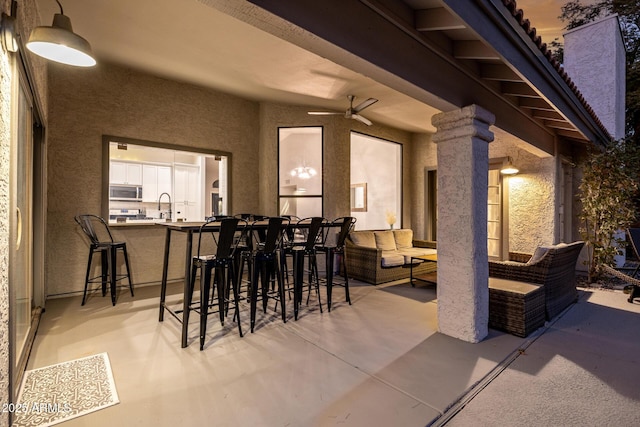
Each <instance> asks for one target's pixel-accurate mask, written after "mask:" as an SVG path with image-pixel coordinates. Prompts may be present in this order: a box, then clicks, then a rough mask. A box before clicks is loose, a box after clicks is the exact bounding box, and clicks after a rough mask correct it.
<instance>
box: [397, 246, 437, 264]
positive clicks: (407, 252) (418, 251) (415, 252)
mask: <svg viewBox="0 0 640 427" xmlns="http://www.w3.org/2000/svg"><path fill="white" fill-rule="evenodd" d="M397 253H398V254H399V255H402V256H403V257H404V263H405V264H411V257H415V256H422V255H435V254H437V253H438V251H436V250H435V249H431V248H408V249H402V250H398V251H397ZM421 262H422V261H420V260H413V263H414V264H419V263H421Z"/></svg>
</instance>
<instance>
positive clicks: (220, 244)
mask: <svg viewBox="0 0 640 427" xmlns="http://www.w3.org/2000/svg"><path fill="white" fill-rule="evenodd" d="M240 221H241V220H240V219H238V218H223V219H221V220H217V219H216V218H213V219H210V220H208V221H206V222H205V223H204V224H202V225H201V226H200V233H198V257H199V256H200V248H201V245H202V235H203V234H205V233H206V231H204V230H205V229H206V227H207V226H209V225H210V224H211V223H214V222H219V223H220V231H219V232H218V233H217V235H218V237H217V238H216V233H211V235H212V236H213V241H214V243H215V244H216V258H219V259H222V258H228V257H230V256H231V255H233V251H234V244H237V242H238V239H236V238H234V237H235V234H236V232H237V231H238V223H239V222H240ZM244 224H245V225H246V221H244ZM241 228H244V227H241Z"/></svg>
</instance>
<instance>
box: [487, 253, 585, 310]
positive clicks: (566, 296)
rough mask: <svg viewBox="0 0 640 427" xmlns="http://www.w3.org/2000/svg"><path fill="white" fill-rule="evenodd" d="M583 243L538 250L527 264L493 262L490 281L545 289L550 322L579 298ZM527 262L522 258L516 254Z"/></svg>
mask: <svg viewBox="0 0 640 427" xmlns="http://www.w3.org/2000/svg"><path fill="white" fill-rule="evenodd" d="M583 246H584V242H574V243H571V244H560V245H556V246H550V247H547V248H545V247H540V248H538V249H536V253H535V254H534V255H533V256H529V257H528V258H529V260H528V261H527V262H526V263H524V262H514V261H490V262H489V277H497V278H501V279H509V280H516V281H519V282H527V283H537V284H541V285H544V293H545V312H546V318H547V320H549V319H552V318H554V317H555V316H557V315H558V314H560V312H562V310H564V309H565V308H566V307H567V306H569V304H571V303H573V302H575V301H576V300H577V298H578V291H577V290H576V284H575V270H576V261H577V260H578V256H579V255H580V251H581V250H582V247H583ZM510 258H517V259H518V260H519V261H524V259H526V258H527V257H525V258H523V255H522V254H514V257H511V256H510Z"/></svg>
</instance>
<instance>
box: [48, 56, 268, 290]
mask: <svg viewBox="0 0 640 427" xmlns="http://www.w3.org/2000/svg"><path fill="white" fill-rule="evenodd" d="M49 86H50V96H51V109H50V120H49V129H48V135H49V138H48V143H49V157H48V185H49V188H48V205H49V206H48V214H47V227H48V233H47V295H50V296H51V295H59V294H64V293H68V292H74V291H81V290H82V289H83V286H84V274H85V268H86V261H87V253H88V248H87V243H86V241H85V239H84V237H83V236H82V235H81V233H80V230H79V227H78V226H77V224H76V223H75V222H74V220H73V217H74V216H75V215H78V214H81V213H94V214H100V213H101V196H102V195H101V185H102V180H103V179H108V178H105V177H103V175H102V136H103V135H105V134H107V135H116V136H121V137H127V138H135V139H141V140H148V141H157V142H163V143H170V144H175V145H179V146H187V147H199V148H208V149H215V150H221V151H228V152H230V153H231V154H232V164H231V182H232V195H231V210H232V211H234V212H240V211H243V212H244V211H249V212H252V211H256V210H258V187H257V185H256V183H257V182H258V110H259V106H258V104H257V103H255V102H252V101H248V100H245V99H241V98H238V97H235V96H232V95H228V94H224V93H220V92H216V91H213V90H208V89H203V88H200V87H196V86H192V85H188V84H182V83H178V82H174V81H169V80H165V79H161V78H157V77H153V76H150V75H147V74H143V73H140V72H137V71H133V70H131V69H127V68H122V67H118V66H115V65H111V64H107V63H103V62H101V63H100V64H99V65H98V66H97V67H96V68H93V69H74V68H70V67H65V66H62V65H56V64H52V65H51V67H50V80H49ZM114 230H115V238H116V239H123V240H125V241H126V242H127V247H128V250H129V253H130V257H131V267H132V274H133V280H134V283H148V282H158V281H159V280H160V279H161V263H162V261H161V260H162V250H163V247H164V233H165V230H164V228H163V227H161V226H151V227H149V226H147V227H132V228H115V227H114ZM183 242H184V238H183V236H179V237H178V236H177V237H176V239H175V242H174V245H173V246H172V251H173V250H175V251H177V252H175V253H183V252H182V251H183V249H182V250H181V249H180V247H179V246H180V245H183V244H184V243H183ZM183 247H184V246H183ZM178 251H180V252H178ZM174 259H175V262H174V263H173V264H172V265H171V268H170V271H169V277H170V278H177V277H180V276H181V275H182V271H183V270H182V268H183V267H182V262H181V257H175V258H174Z"/></svg>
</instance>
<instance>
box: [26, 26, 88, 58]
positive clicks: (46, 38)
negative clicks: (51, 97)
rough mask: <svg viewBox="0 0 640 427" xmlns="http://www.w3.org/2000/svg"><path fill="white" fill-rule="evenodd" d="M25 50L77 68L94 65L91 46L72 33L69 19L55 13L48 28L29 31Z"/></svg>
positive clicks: (43, 27)
mask: <svg viewBox="0 0 640 427" xmlns="http://www.w3.org/2000/svg"><path fill="white" fill-rule="evenodd" d="M27 49H29V50H30V51H31V52H33V53H35V54H36V55H38V56H41V57H43V58H46V59H49V60H51V61H55V62H60V63H62V64H67V65H74V66H77V67H92V66H94V65H96V60H95V59H94V58H93V53H92V51H91V45H90V44H89V42H88V41H86V40H85V39H84V38H82V37H80V36H79V35H77V34H75V33H74V32H73V29H72V27H71V20H70V19H69V17H67V16H65V15H62V14H60V13H56V14H55V15H54V17H53V24H52V25H51V26H50V27H45V26H42V27H36V28H34V29H33V31H31V35H30V36H29V41H28V42H27Z"/></svg>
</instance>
